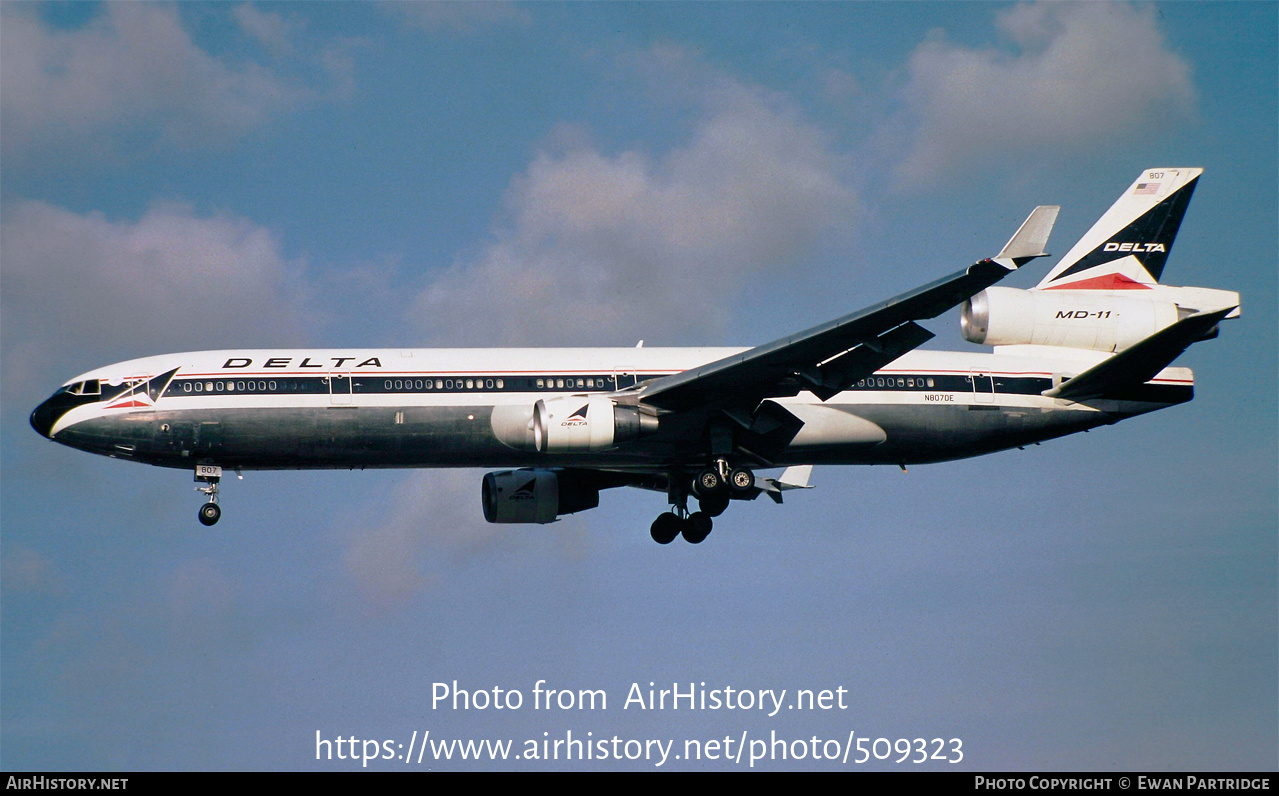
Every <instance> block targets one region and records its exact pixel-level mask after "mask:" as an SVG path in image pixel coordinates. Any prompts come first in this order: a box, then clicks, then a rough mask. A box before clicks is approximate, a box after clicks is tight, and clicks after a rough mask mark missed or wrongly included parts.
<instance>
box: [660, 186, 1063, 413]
mask: <svg viewBox="0 0 1279 796" xmlns="http://www.w3.org/2000/svg"><path fill="white" fill-rule="evenodd" d="M1060 209H1061V208H1059V207H1057V206H1041V207H1036V208H1035V210H1034V212H1032V213H1031V214H1030V217H1029V218H1027V219H1026V221H1025V222H1024V223H1023V224H1022V225H1021V227H1020V228H1019V229H1018V230H1017V233H1016V234H1014V235H1013V237H1012V239H1011V240H1009V241H1008V244H1007V245H1005V246H1004V248H1003V251H1001V252H1000V253H999V254H998V255H996V256H995V257H993V258H990V259H986V260H981V261H979V262H977V263H974V264H973V265H971V266H969V267H968V268H967V269H965V270H963V271H959V272H957V273H955V274H952V275H950V276H948V277H945V278H943V279H938V280H937V281H935V282H932V283H930V284H927V285H924V286H923V287H920V288H916V289H915V290H912V291H910V292H908V293H903V294H902V295H900V296H897V297H896V298H891V299H889V300H887V301H884V302H881V303H879V304H876V305H874V306H871V307H868V308H866V309H864V310H861V311H860V312H854V313H852V314H851V315H845V316H844V317H842V318H837V319H835V320H833V321H829V322H827V323H824V324H822V325H820V326H815V327H813V328H812V329H808V330H807V331H803V332H800V333H798V334H794V335H789V336H787V337H783V338H781V339H780V340H774V341H773V342H771V343H768V344H766V345H762V346H759V347H757V348H752V349H751V350H749V351H745V352H743V353H741V354H735V355H733V356H731V357H726V358H724V359H721V360H718V361H716V362H711V363H709V364H707V365H703V366H701V367H699V368H692V369H690V370H686V371H684V372H682V373H676V374H673V375H670V376H665V377H662V378H659V379H654V380H652V381H649V382H646V383H645V384H643V385H641V386H640V387H639V388H638V391H637V395H638V399H639V400H640V401H642V402H643V403H645V404H648V405H650V406H653V407H656V408H658V409H661V410H666V411H671V412H682V411H687V410H691V409H697V408H719V409H725V410H729V411H731V410H733V409H737V408H745V409H746V410H747V411H749V410H750V409H753V408H754V407H755V406H757V405H758V404H759V402H760V401H763V400H765V399H767V398H780V397H784V396H790V395H797V394H799V392H800V391H801V390H808V391H810V392H812V393H813V394H814V395H816V396H817V397H818V398H820V399H821V400H823V401H825V400H828V399H830V398H831V397H833V396H834V395H836V394H837V393H839V392H841V391H843V390H844V389H846V388H847V387H848V386H849V385H850V384H853V383H855V382H856V381H857V380H858V379H860V378H864V377H865V376H867V375H868V374H870V373H874V372H875V371H876V370H878V369H880V368H882V367H884V366H885V365H887V364H888V363H890V362H892V361H893V360H895V359H897V358H898V357H900V356H901V355H902V354H904V353H906V352H907V351H910V350H911V349H913V348H916V347H918V346H919V345H921V344H923V343H924V342H926V341H927V340H929V339H931V338H932V337H933V333H932V332H930V331H928V330H927V329H925V328H924V327H922V326H920V325H919V324H917V323H915V321H917V320H924V319H927V318H935V317H937V316H938V315H940V314H942V313H943V312H945V311H947V310H949V309H950V308H951V307H954V306H955V305H957V304H959V303H960V302H962V301H964V300H965V299H968V298H970V297H971V296H974V295H976V294H977V293H980V292H981V291H983V290H985V289H986V288H988V287H990V286H991V285H993V284H995V283H996V282H998V281H999V280H1001V279H1003V278H1004V277H1005V276H1007V275H1008V274H1010V273H1012V272H1013V271H1015V270H1016V269H1017V268H1019V267H1020V266H1021V265H1022V264H1024V263H1026V262H1028V261H1030V260H1032V259H1034V258H1036V257H1043V256H1045V255H1046V252H1044V247H1045V246H1046V245H1047V242H1048V234H1049V233H1050V232H1051V231H1052V226H1053V223H1054V222H1055V221H1056V220H1057V212H1058V210H1060Z"/></svg>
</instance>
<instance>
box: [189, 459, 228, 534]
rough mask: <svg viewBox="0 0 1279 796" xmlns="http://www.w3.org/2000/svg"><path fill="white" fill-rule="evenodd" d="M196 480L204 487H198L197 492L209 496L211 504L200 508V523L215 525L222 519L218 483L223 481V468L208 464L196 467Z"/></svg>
mask: <svg viewBox="0 0 1279 796" xmlns="http://www.w3.org/2000/svg"><path fill="white" fill-rule="evenodd" d="M195 480H196V481H197V482H200V483H203V484H204V486H197V487H196V488H195V491H196V492H203V493H204V494H206V495H208V496H209V502H208V503H205V504H204V505H203V506H201V507H200V523H201V524H202V525H213V524H215V523H216V522H217V521H218V520H219V519H221V518H222V507H221V506H219V505H218V482H219V481H221V480H222V468H221V467H213V466H210V465H207V464H199V465H196V468H195Z"/></svg>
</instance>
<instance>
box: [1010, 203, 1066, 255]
mask: <svg viewBox="0 0 1279 796" xmlns="http://www.w3.org/2000/svg"><path fill="white" fill-rule="evenodd" d="M1059 212H1061V207H1060V206H1058V205H1040V206H1039V207H1036V208H1035V209H1034V210H1033V211H1032V212H1031V214H1030V217H1029V218H1027V219H1026V220H1025V221H1024V222H1022V225H1021V227H1020V228H1018V230H1017V232H1016V233H1014V234H1013V236H1012V237H1011V238H1009V240H1008V243H1007V244H1006V245H1005V246H1004V249H1003V251H1001V252H1000V253H999V254H998V255H996V256H995V258H994V259H995V260H996V261H1000V260H1005V261H1010V262H1011V263H1012V264H1013V267H1014V268H1020V267H1021V266H1022V265H1024V264H1026V263H1027V262H1029V261H1031V260H1033V259H1035V258H1036V257H1047V256H1048V252H1046V251H1044V250H1045V249H1046V248H1047V247H1048V235H1049V234H1050V233H1052V231H1053V224H1055V223H1056V222H1057V214H1058V213H1059Z"/></svg>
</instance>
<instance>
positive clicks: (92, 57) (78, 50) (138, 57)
mask: <svg viewBox="0 0 1279 796" xmlns="http://www.w3.org/2000/svg"><path fill="white" fill-rule="evenodd" d="M238 16H239V17H240V18H241V21H242V22H243V20H244V19H245V18H246V16H248V17H251V21H254V22H256V23H258V24H257V25H256V27H255V29H256V30H257V31H258V32H259V33H260V34H265V33H267V32H268V31H267V23H269V22H270V20H269V19H267V18H266V17H265V16H264V15H262V14H257V15H251V14H250V15H246V14H245V13H243V12H241V13H239V14H238ZM278 28H279V26H276V34H277V35H279V29H278ZM0 67H2V69H0V74H2V75H3V77H2V84H3V93H0V115H2V118H3V142H4V143H3V152H4V155H5V156H6V157H14V156H18V155H23V154H27V153H29V152H31V151H39V152H49V151H55V152H66V151H77V150H85V151H87V152H88V153H89V154H91V155H98V156H101V155H104V154H112V153H114V152H115V151H116V149H117V148H121V147H123V148H125V149H129V148H134V147H146V146H148V145H151V144H152V143H154V142H156V141H159V142H162V143H164V144H166V145H177V146H183V145H192V144H196V145H205V144H208V143H211V142H218V141H222V140H225V139H227V138H229V137H234V136H236V135H239V134H241V133H243V132H244V131H245V130H247V129H249V128H250V127H253V126H254V125H257V124H259V123H261V122H262V121H263V120H264V119H265V118H266V117H267V116H268V115H269V114H271V113H272V112H274V111H277V110H279V109H281V108H286V107H289V106H290V105H292V104H293V103H295V102H296V101H298V100H299V99H300V98H301V97H302V96H304V95H305V91H303V90H300V89H297V88H295V87H292V86H290V85H289V84H287V83H286V82H285V81H283V80H281V79H280V78H279V77H277V76H276V75H275V74H273V73H272V72H271V71H270V70H269V69H267V68H265V67H264V66H262V65H260V64H258V63H255V62H252V61H243V62H240V63H234V64H233V63H230V62H228V60H226V59H221V58H215V57H213V56H212V55H210V54H209V53H207V52H205V51H204V50H202V49H200V48H199V47H198V46H197V45H196V44H195V43H194V42H193V41H192V40H191V37H190V35H189V34H188V33H187V32H186V30H185V29H184V28H183V26H182V22H181V20H180V18H179V16H178V12H177V9H176V8H175V7H174V6H169V5H159V4H153V3H128V2H120V3H105V4H103V10H102V12H101V13H100V14H99V16H98V17H96V18H95V19H94V20H92V21H91V22H90V23H89V24H88V25H86V26H84V27H83V28H80V29H76V30H58V29H55V28H52V27H50V26H48V25H46V24H44V23H43V22H42V21H41V20H40V19H39V18H38V15H37V13H36V9H35V8H34V7H29V6H28V4H22V3H6V4H4V25H3V29H2V30H0Z"/></svg>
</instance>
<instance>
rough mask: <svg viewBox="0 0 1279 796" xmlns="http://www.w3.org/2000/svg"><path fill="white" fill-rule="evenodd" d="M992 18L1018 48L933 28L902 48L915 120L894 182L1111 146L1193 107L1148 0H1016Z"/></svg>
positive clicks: (1184, 67) (1186, 71)
mask: <svg viewBox="0 0 1279 796" xmlns="http://www.w3.org/2000/svg"><path fill="white" fill-rule="evenodd" d="M996 24H997V26H998V27H999V29H1000V31H1002V33H1003V34H1004V35H1005V36H1007V38H1008V39H1009V40H1010V41H1011V42H1012V44H1013V45H1014V46H1015V47H1016V49H1017V50H1018V51H1019V52H1018V54H1015V55H1014V54H1010V53H1008V52H1006V51H1004V50H999V49H993V48H991V49H970V48H966V47H963V46H960V45H956V44H951V43H949V42H947V41H946V40H945V39H944V38H943V37H942V35H941V34H940V32H938V35H936V36H935V37H934V38H931V39H930V40H929V41H926V42H925V43H923V44H921V45H920V46H919V47H918V48H917V49H916V50H915V52H914V53H913V54H912V55H911V58H910V63H909V67H908V69H909V74H910V82H909V85H908V87H907V89H906V93H907V102H908V104H909V106H910V109H911V112H912V113H913V115H914V116H915V121H916V122H917V124H918V126H917V129H916V130H915V132H914V135H913V138H912V140H911V143H910V146H909V152H908V154H907V155H906V158H905V161H904V163H903V164H902V165H901V167H900V169H899V173H898V177H899V179H900V180H901V181H902V183H904V184H907V185H918V184H921V183H924V182H926V181H928V180H931V179H936V178H938V177H942V176H947V175H950V174H953V173H956V172H959V171H962V170H964V169H966V168H970V167H976V166H982V165H988V164H990V163H991V162H995V161H999V160H1004V159H1007V158H1010V157H1022V156H1027V155H1034V156H1036V157H1055V156H1057V155H1059V154H1061V153H1065V152H1070V153H1073V152H1079V151H1086V150H1092V149H1095V148H1096V147H1102V146H1113V145H1114V142H1115V141H1116V140H1117V139H1122V138H1123V137H1126V136H1134V135H1158V133H1159V128H1160V126H1162V125H1166V124H1171V123H1176V122H1180V121H1183V120H1184V119H1186V118H1187V117H1189V116H1191V115H1193V113H1194V108H1195V103H1196V92H1195V88H1194V85H1193V82H1192V79H1191V74H1190V72H1191V70H1190V65H1189V64H1188V63H1187V62H1186V61H1185V60H1184V59H1183V58H1181V57H1180V56H1178V55H1177V54H1176V53H1174V52H1172V51H1170V50H1168V49H1167V47H1166V46H1165V42H1164V37H1163V34H1162V33H1160V31H1159V27H1158V24H1157V21H1156V17H1155V9H1154V8H1153V7H1150V6H1132V5H1127V4H1112V3H1037V4H1023V5H1018V6H1016V7H1014V8H1012V9H1009V10H1008V11H1005V12H1003V13H1001V14H1000V15H999V16H998V17H997V18H996Z"/></svg>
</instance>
